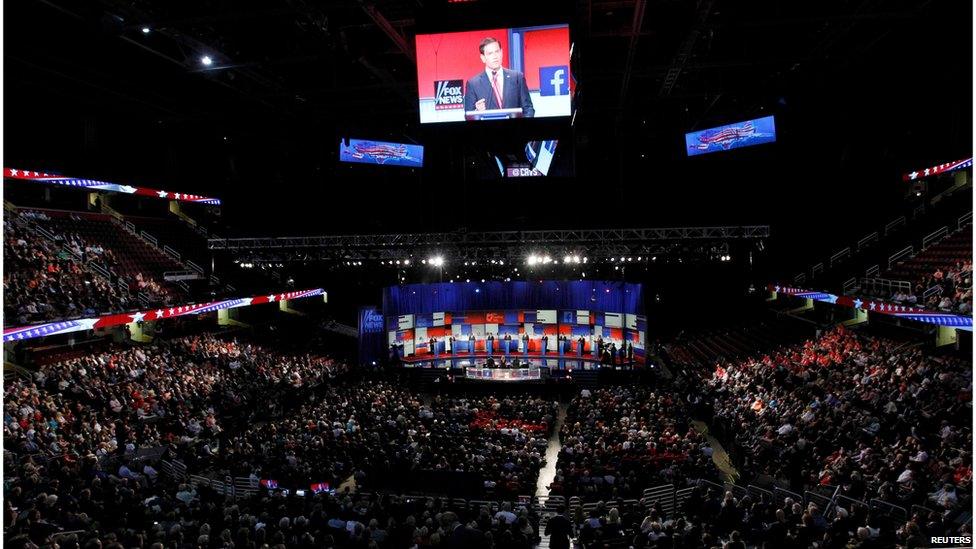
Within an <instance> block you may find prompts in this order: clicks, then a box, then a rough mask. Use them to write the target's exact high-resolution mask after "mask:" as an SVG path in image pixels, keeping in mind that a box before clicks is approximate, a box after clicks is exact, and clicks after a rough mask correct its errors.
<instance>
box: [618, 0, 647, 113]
mask: <svg viewBox="0 0 976 549" xmlns="http://www.w3.org/2000/svg"><path fill="white" fill-rule="evenodd" d="M646 7H647V3H646V2H645V0H636V2H634V18H633V20H632V23H631V28H630V45H629V46H628V48H627V62H626V63H625V64H624V78H623V81H622V82H621V83H620V99H619V100H618V101H617V106H618V107H623V105H624V101H625V100H626V99H627V88H628V87H629V86H630V73H631V71H632V70H633V69H634V57H635V56H636V55H637V42H638V40H640V33H641V27H642V26H644V11H645V8H646Z"/></svg>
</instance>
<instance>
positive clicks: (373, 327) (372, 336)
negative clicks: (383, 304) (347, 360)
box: [359, 307, 386, 364]
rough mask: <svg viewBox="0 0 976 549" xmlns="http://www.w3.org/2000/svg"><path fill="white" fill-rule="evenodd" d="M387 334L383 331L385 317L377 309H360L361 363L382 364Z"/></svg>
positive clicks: (384, 356)
mask: <svg viewBox="0 0 976 549" xmlns="http://www.w3.org/2000/svg"><path fill="white" fill-rule="evenodd" d="M385 348H386V332H385V331H384V330H383V315H382V314H380V312H379V311H377V310H376V307H363V308H361V309H359V363H360V364H371V363H373V362H380V361H382V360H383V359H384V358H386V355H385V354H383V350H384V349H385Z"/></svg>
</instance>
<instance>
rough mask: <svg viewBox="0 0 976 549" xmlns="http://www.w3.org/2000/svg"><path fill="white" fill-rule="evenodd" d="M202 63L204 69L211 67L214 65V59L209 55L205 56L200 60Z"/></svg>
mask: <svg viewBox="0 0 976 549" xmlns="http://www.w3.org/2000/svg"><path fill="white" fill-rule="evenodd" d="M200 63H201V64H202V65H203V66H204V67H209V66H210V65H213V58H212V57H210V56H209V55H204V56H203V57H201V58H200Z"/></svg>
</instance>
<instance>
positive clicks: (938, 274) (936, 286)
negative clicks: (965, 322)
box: [889, 261, 973, 315]
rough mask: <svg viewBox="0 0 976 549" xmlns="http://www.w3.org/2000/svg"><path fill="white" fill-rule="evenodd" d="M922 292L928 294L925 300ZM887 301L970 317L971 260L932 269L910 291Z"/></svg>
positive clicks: (971, 305)
mask: <svg viewBox="0 0 976 549" xmlns="http://www.w3.org/2000/svg"><path fill="white" fill-rule="evenodd" d="M933 290H934V291H933ZM926 293H929V296H928V297H927V298H926V297H925V294H926ZM889 300H890V301H892V302H894V303H898V304H899V305H907V306H911V307H921V308H923V309H927V310H930V311H942V312H945V313H955V314H961V315H971V314H972V313H973V264H972V262H971V261H959V262H957V263H956V264H954V265H944V266H937V267H934V268H933V269H932V271H931V272H928V273H925V274H924V275H922V276H921V277H920V278H919V279H918V280H916V281H915V283H914V288H913V290H912V291H910V292H909V291H902V290H896V291H895V292H894V293H893V294H892V295H891V296H890V298H889Z"/></svg>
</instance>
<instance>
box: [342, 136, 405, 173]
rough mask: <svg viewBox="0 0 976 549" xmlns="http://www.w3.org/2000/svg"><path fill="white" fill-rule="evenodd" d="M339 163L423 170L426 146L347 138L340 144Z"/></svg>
mask: <svg viewBox="0 0 976 549" xmlns="http://www.w3.org/2000/svg"><path fill="white" fill-rule="evenodd" d="M339 161H341V162H355V163H359V164H379V165H383V166H407V167H411V168H422V167H423V165H424V146H423V145H410V144H407V143H388V142H386V141H367V140H364V139H348V138H347V139H343V140H342V141H341V142H340V143H339Z"/></svg>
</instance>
